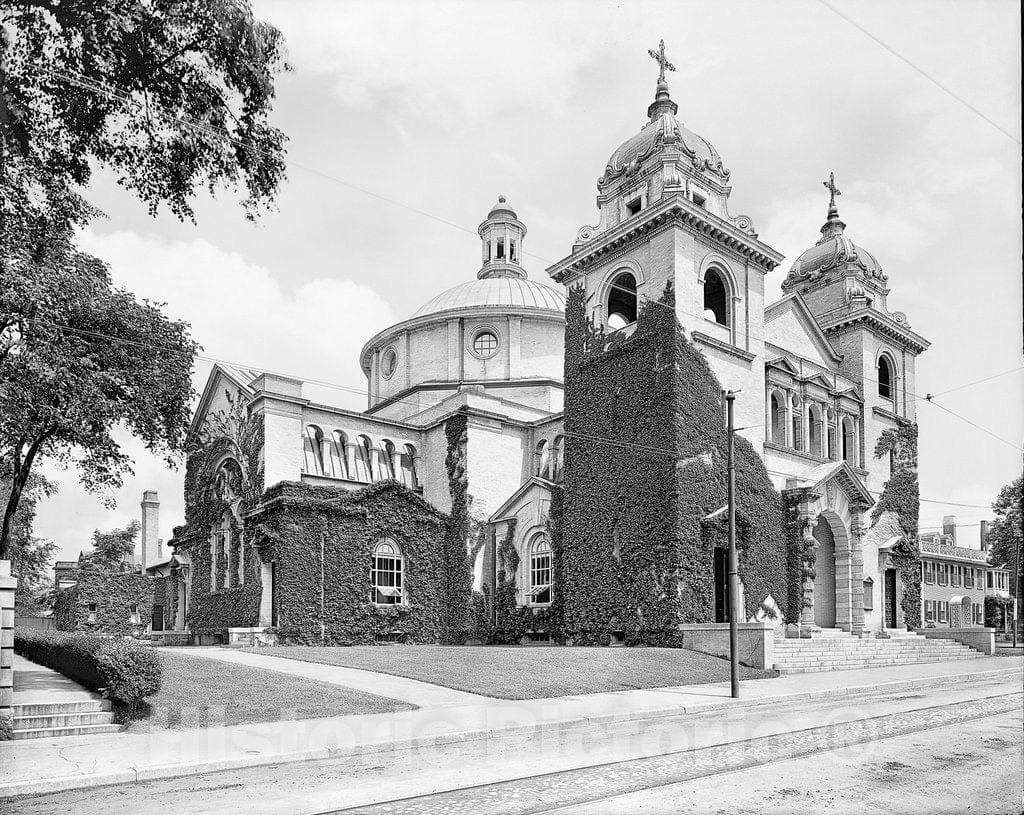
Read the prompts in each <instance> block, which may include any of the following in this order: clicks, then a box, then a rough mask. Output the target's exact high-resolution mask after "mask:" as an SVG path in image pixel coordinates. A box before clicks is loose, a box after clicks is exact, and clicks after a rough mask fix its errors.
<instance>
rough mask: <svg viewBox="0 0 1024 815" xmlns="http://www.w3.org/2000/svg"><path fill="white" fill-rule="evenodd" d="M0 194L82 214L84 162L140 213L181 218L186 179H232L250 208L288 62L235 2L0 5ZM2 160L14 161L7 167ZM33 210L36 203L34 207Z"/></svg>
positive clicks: (278, 147) (272, 169) (257, 196)
mask: <svg viewBox="0 0 1024 815" xmlns="http://www.w3.org/2000/svg"><path fill="white" fill-rule="evenodd" d="M0 23H2V25H0V38H2V39H0V49H2V58H0V63H2V64H0V85H2V90H0V126H2V133H3V155H4V164H5V167H4V170H5V173H4V177H5V179H6V180H5V182H4V186H5V187H8V182H10V184H9V189H5V190H4V192H5V196H6V195H7V194H14V197H13V198H12V199H11V200H13V201H14V202H15V203H16V204H22V205H26V206H30V207H31V197H32V193H33V192H42V193H43V195H44V197H45V198H46V199H48V201H47V202H48V203H49V204H50V205H53V204H55V203H56V204H60V205H61V206H68V207H70V208H69V209H68V210H67V211H66V213H67V214H69V215H72V216H83V215H86V212H85V209H84V208H83V202H82V201H81V199H78V198H76V197H74V196H72V197H71V198H68V197H67V194H68V192H69V191H71V190H74V189H76V188H78V187H84V186H86V185H88V183H89V180H90V178H91V176H92V172H93V166H94V165H100V166H103V167H106V168H108V169H109V170H111V171H112V172H113V173H114V174H115V176H116V177H117V179H118V182H119V183H120V184H121V185H122V186H124V187H126V188H127V189H128V190H130V191H131V192H133V193H134V194H135V195H137V196H138V197H139V198H140V199H141V200H142V201H144V202H145V203H146V204H147V205H148V206H149V209H150V211H151V212H152V213H155V212H156V210H157V208H158V206H159V205H160V203H161V202H165V203H166V204H167V206H168V207H169V208H170V210H171V212H173V213H174V214H175V215H177V216H178V217H179V218H191V217H192V216H193V211H192V205H191V202H190V199H191V198H192V196H193V193H194V191H195V190H196V189H197V188H199V187H203V186H205V187H207V188H209V189H210V190H211V191H212V190H213V189H214V188H216V187H219V186H224V185H228V186H236V185H238V184H239V183H242V184H244V186H245V189H246V198H245V200H244V202H243V205H244V207H245V209H246V212H247V213H248V214H249V216H250V217H254V215H255V213H256V212H257V211H258V209H259V207H261V206H264V205H266V204H268V203H269V202H270V201H271V200H272V198H273V195H274V193H275V191H276V189H277V186H278V184H279V183H280V181H281V180H282V178H283V177H284V161H283V157H282V156H283V146H284V142H285V137H284V134H283V133H281V131H280V130H278V129H277V128H275V127H272V126H271V125H270V124H269V122H268V121H267V116H268V114H269V112H270V110H271V106H272V104H273V99H274V76H275V74H276V73H278V72H280V71H281V70H286V69H287V68H288V66H287V63H286V62H285V59H284V53H283V39H282V37H281V34H280V32H279V31H277V29H275V28H273V27H272V26H270V25H267V24H266V23H264V22H262V21H260V20H257V19H255V18H254V17H253V15H252V11H251V9H250V4H249V2H248V0H173V2H172V0H107V2H102V3H97V2H95V0H12V1H11V2H8V3H5V4H4V5H3V9H2V11H0ZM8 165H14V166H13V168H10V172H9V171H8V170H9V167H8ZM44 208H46V207H44Z"/></svg>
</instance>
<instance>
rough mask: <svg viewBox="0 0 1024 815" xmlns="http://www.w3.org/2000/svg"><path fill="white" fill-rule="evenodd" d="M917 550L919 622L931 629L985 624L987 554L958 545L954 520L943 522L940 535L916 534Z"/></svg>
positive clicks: (983, 551) (982, 550) (983, 550)
mask: <svg viewBox="0 0 1024 815" xmlns="http://www.w3.org/2000/svg"><path fill="white" fill-rule="evenodd" d="M918 546H919V548H920V550H921V606H922V614H921V621H922V623H923V624H924V626H925V627H927V628H931V627H935V628H945V627H949V628H963V627H968V626H973V625H984V624H985V595H986V593H987V592H986V588H985V586H986V582H987V580H988V575H989V574H990V572H989V568H990V567H989V565H988V552H987V551H986V550H985V549H984V538H982V548H979V549H972V548H969V547H966V546H958V545H957V539H956V518H955V517H953V516H947V517H946V518H944V519H943V533H942V534H941V535H935V534H931V535H919V536H918Z"/></svg>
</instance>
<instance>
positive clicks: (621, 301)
mask: <svg viewBox="0 0 1024 815" xmlns="http://www.w3.org/2000/svg"><path fill="white" fill-rule="evenodd" d="M636 314H637V297H636V278H635V277H633V275H631V274H630V273H629V272H623V273H622V274H620V275H617V276H616V277H615V279H614V280H612V282H611V284H610V285H609V291H608V328H609V329H611V330H612V331H618V330H619V329H620V328H625V327H626V326H627V325H629V324H630V323H635V322H636Z"/></svg>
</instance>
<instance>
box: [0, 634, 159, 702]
mask: <svg viewBox="0 0 1024 815" xmlns="http://www.w3.org/2000/svg"><path fill="white" fill-rule="evenodd" d="M14 650H15V652H17V653H19V654H21V655H22V656H23V657H25V658H26V659H30V660H32V661H33V662H37V663H39V664H40V665H45V666H46V667H48V668H53V670H55V671H59V672H60V673H62V674H64V676H66V677H68V679H73V680H74V681H75V682H78V683H79V684H80V685H84V686H85V687H87V688H90V689H91V690H96V691H100V692H102V693H103V695H104V696H105V697H106V698H108V699H111V700H113V701H115V702H118V703H120V704H123V705H127V706H129V707H136V706H137V705H138V704H139V703H140V702H142V700H143V699H144V698H145V697H147V696H152V695H153V694H154V693H156V692H157V691H158V690H159V689H160V675H161V672H162V669H163V665H162V663H161V661H160V655H159V654H157V653H155V652H154V651H153V650H152V647H151V646H149V645H142V644H140V643H138V642H135V641H134V640H130V639H115V638H112V637H101V636H96V635H93V634H79V633H74V632H69V631H32V630H29V629H23V628H17V629H15V631H14Z"/></svg>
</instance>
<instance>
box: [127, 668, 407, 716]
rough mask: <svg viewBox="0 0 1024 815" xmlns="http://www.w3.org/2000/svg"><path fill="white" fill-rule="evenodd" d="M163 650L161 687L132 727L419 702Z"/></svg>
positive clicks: (382, 708)
mask: <svg viewBox="0 0 1024 815" xmlns="http://www.w3.org/2000/svg"><path fill="white" fill-rule="evenodd" d="M275 653H276V651H275ZM160 656H161V657H162V659H163V664H164V671H163V679H162V681H161V683H160V690H159V691H158V692H157V694H156V695H154V696H151V697H149V698H148V699H147V700H146V701H147V702H149V706H150V710H149V711H148V716H147V717H146V718H143V719H139V720H136V721H133V722H132V723H131V725H130V730H131V731H132V732H145V731H148V730H162V729H165V728H170V729H176V728H185V727H215V726H218V725H224V724H246V723H250V722H271V721H278V720H293V719H316V718H320V717H326V716H346V715H351V714H357V713H386V712H389V711H394V710H410V709H412V708H413V707H415V706H414V705H409V704H406V703H404V702H399V701H396V700H394V699H387V698H385V697H383V696H375V695H374V694H371V693H363V692H362V691H357V690H351V689H349V688H344V687H341V686H339V685H329V684H326V683H322V682H315V681H313V680H311V679H303V678H302V677H296V676H288V675H287V674H282V673H278V672H277V671H266V670H262V669H259V668H250V667H247V666H243V665H232V664H229V663H225V662H219V661H218V660H214V659H207V658H205V657H193V656H188V655H186V654H180V653H173V652H170V651H166V650H163V649H161V650H160Z"/></svg>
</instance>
